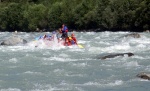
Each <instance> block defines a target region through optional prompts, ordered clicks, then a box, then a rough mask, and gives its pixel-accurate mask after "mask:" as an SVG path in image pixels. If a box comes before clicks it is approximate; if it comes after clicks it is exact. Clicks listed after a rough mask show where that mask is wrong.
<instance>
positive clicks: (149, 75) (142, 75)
mask: <svg viewBox="0 0 150 91" xmlns="http://www.w3.org/2000/svg"><path fill="white" fill-rule="evenodd" d="M136 76H137V77H139V78H142V79H147V80H150V73H146V72H141V73H139V74H137V75H136Z"/></svg>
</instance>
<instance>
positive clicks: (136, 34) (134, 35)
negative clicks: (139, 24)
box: [125, 33, 141, 38]
mask: <svg viewBox="0 0 150 91" xmlns="http://www.w3.org/2000/svg"><path fill="white" fill-rule="evenodd" d="M125 37H133V38H141V35H140V34H138V33H132V34H127V35H125Z"/></svg>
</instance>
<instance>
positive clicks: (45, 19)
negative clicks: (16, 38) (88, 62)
mask: <svg viewBox="0 0 150 91" xmlns="http://www.w3.org/2000/svg"><path fill="white" fill-rule="evenodd" d="M149 11H150V0H0V30H1V31H15V30H18V31H24V32H33V31H36V29H37V28H38V29H41V30H42V29H46V30H47V31H53V30H55V29H58V28H59V27H61V25H62V24H63V23H65V24H66V25H67V26H68V27H69V29H77V30H85V29H87V30H89V29H100V30H99V31H103V30H122V31H126V30H131V31H132V30H135V31H143V30H148V29H150V12H149Z"/></svg>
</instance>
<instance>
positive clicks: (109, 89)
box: [0, 32, 150, 91]
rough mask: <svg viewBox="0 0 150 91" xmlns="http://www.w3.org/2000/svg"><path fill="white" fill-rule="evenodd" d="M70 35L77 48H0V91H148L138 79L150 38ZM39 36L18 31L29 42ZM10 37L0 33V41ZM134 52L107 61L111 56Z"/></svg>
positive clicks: (148, 66)
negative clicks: (76, 42) (105, 57)
mask: <svg viewBox="0 0 150 91" xmlns="http://www.w3.org/2000/svg"><path fill="white" fill-rule="evenodd" d="M131 33H132V32H74V34H75V35H76V38H77V40H78V43H79V44H81V45H82V46H84V48H78V47H58V46H55V45H54V46H52V47H44V46H43V47H34V46H32V44H31V43H30V45H16V46H0V91H149V90H150V86H149V85H150V81H148V80H143V79H140V78H137V77H136V75H137V74H138V73H140V72H150V34H149V33H144V32H143V33H139V34H140V35H141V38H132V37H124V36H125V35H126V34H131ZM43 34H51V33H50V32H43V33H25V32H19V33H18V34H17V36H19V37H21V38H23V39H25V40H27V41H28V42H31V41H34V39H35V38H36V37H38V36H40V35H43ZM12 35H13V34H12V33H10V32H0V40H3V39H6V38H8V37H10V36H12ZM126 52H131V53H133V54H134V56H132V57H128V56H124V57H115V58H110V59H106V60H101V59H98V58H99V57H101V56H104V55H109V54H113V53H126Z"/></svg>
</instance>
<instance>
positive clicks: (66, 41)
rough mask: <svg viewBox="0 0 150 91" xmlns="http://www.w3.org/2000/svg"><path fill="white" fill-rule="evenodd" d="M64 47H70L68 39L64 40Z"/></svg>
mask: <svg viewBox="0 0 150 91" xmlns="http://www.w3.org/2000/svg"><path fill="white" fill-rule="evenodd" d="M64 45H65V46H70V45H71V42H70V41H69V38H66V40H65V43H64Z"/></svg>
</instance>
